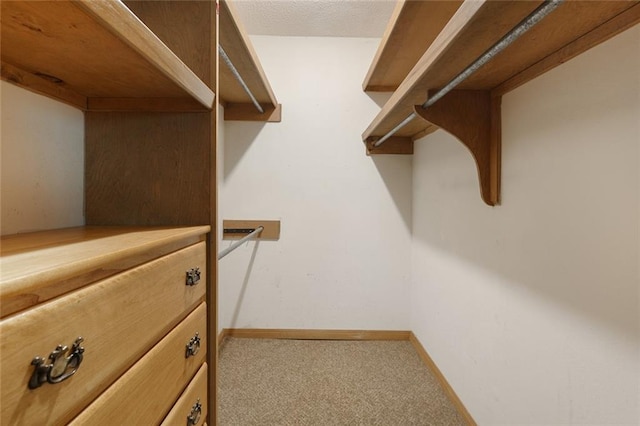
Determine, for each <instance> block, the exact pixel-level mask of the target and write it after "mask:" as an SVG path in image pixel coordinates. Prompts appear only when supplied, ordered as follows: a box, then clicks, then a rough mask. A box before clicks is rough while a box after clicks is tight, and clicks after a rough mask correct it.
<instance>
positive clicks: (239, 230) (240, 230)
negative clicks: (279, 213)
mask: <svg viewBox="0 0 640 426" xmlns="http://www.w3.org/2000/svg"><path fill="white" fill-rule="evenodd" d="M222 228H223V230H222V239H223V240H238V241H236V242H235V243H233V244H231V245H230V246H229V247H227V248H226V249H224V250H222V251H221V252H220V253H218V260H219V259H222V258H223V257H224V256H226V255H227V254H229V253H231V252H232V251H233V250H235V249H236V248H238V247H240V246H241V245H242V244H244V243H245V242H246V241H249V240H252V239H259V240H271V241H274V240H278V239H280V221H279V220H224V221H222Z"/></svg>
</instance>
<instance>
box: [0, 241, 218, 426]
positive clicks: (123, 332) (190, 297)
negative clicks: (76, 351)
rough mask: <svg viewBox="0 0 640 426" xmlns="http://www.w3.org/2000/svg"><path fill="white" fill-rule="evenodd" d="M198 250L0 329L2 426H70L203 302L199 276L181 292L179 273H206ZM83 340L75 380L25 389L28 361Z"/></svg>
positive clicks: (203, 257)
mask: <svg viewBox="0 0 640 426" xmlns="http://www.w3.org/2000/svg"><path fill="white" fill-rule="evenodd" d="M205 265H206V250H205V244H204V243H198V244H195V245H193V246H190V247H187V248H185V249H183V250H180V251H178V252H175V253H172V254H170V255H167V256H164V257H162V258H159V259H156V260H154V261H151V262H149V263H146V264H144V265H142V266H139V267H137V268H134V269H131V270H128V271H126V272H124V273H122V274H119V275H116V276H114V277H110V278H108V279H105V280H103V281H100V282H98V283H95V284H92V285H90V286H87V287H84V288H82V289H80V290H78V291H75V292H73V293H70V294H68V295H66V296H64V297H60V298H57V299H54V300H52V301H50V302H47V303H44V304H41V305H39V306H37V307H35V308H33V309H30V310H28V311H24V312H21V313H19V314H16V315H13V316H11V317H8V318H5V319H3V320H2V321H1V322H0V351H1V352H0V353H1V354H2V368H1V372H0V377H1V378H2V389H1V390H0V397H1V400H2V417H1V421H0V423H1V424H7V425H9V424H11V425H16V424H28V425H34V424H37V425H44V424H58V423H64V422H67V421H69V420H71V419H72V418H73V417H74V416H75V415H77V414H78V413H79V412H80V411H81V410H82V408H84V407H85V406H86V405H87V404H88V403H89V402H91V401H92V400H93V399H95V398H96V397H97V396H98V395H99V394H100V393H101V392H103V391H104V390H105V389H106V388H107V387H108V386H109V385H110V384H111V383H113V382H114V381H115V379H116V378H117V377H119V376H120V375H122V373H124V372H125V371H126V370H127V369H128V368H129V367H130V366H131V365H133V364H134V363H135V362H136V361H137V360H138V359H140V358H141V357H142V355H143V354H144V353H145V352H147V351H148V350H149V349H150V348H151V347H152V346H153V345H155V344H156V343H157V342H158V341H159V340H160V339H161V338H162V336H164V335H165V334H166V333H167V332H169V331H170V330H171V329H172V328H173V327H174V326H175V325H176V324H177V323H178V322H179V321H180V320H182V319H183V318H184V317H185V316H186V315H187V314H188V312H190V311H191V310H192V309H193V308H194V307H195V306H197V305H198V304H199V303H200V302H201V301H202V300H203V299H204V295H205V282H206V276H202V277H201V281H200V283H198V284H197V285H194V286H186V285H185V275H186V274H185V271H187V270H189V269H190V268H193V267H200V269H201V271H202V273H203V275H204V272H205V271H206V266H205ZM78 336H82V337H83V338H84V339H85V340H84V343H83V346H84V348H85V352H84V354H83V355H84V359H83V361H82V363H81V365H80V367H79V368H78V371H77V373H76V374H75V375H73V376H72V377H70V378H69V379H67V380H65V381H63V382H61V383H57V384H50V383H44V384H43V385H42V386H41V387H38V388H37V389H28V387H27V384H28V382H29V380H30V377H31V376H32V373H33V371H34V367H33V366H32V365H31V361H32V359H33V358H34V357H36V356H39V357H43V358H45V360H46V362H47V363H48V362H49V360H48V359H47V357H48V356H49V353H51V352H52V351H53V350H54V349H55V347H56V346H57V345H68V346H71V344H72V343H73V342H74V340H75V339H76V338H77V337H78Z"/></svg>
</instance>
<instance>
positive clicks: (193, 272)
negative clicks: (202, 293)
mask: <svg viewBox="0 0 640 426" xmlns="http://www.w3.org/2000/svg"><path fill="white" fill-rule="evenodd" d="M199 281H200V268H198V267H196V268H191V269H189V270H188V271H187V282H186V284H187V285H196V284H198V282H199Z"/></svg>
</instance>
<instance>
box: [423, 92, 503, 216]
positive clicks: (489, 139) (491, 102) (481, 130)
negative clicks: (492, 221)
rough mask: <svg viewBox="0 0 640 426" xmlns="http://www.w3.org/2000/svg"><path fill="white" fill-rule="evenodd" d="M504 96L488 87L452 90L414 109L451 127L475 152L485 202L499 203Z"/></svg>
mask: <svg viewBox="0 0 640 426" xmlns="http://www.w3.org/2000/svg"><path fill="white" fill-rule="evenodd" d="M501 102H502V97H501V96H492V95H491V92H490V91H488V90H452V91H451V92H449V93H448V94H447V95H445V96H444V97H443V98H442V99H440V100H439V101H438V102H436V103H435V104H434V105H432V106H430V107H429V108H427V109H423V108H422V107H421V106H420V105H416V106H415V112H416V114H418V116H420V117H422V118H423V119H425V120H426V121H428V122H429V123H432V124H435V125H436V126H438V127H441V128H442V129H444V130H446V131H448V132H449V133H451V134H452V135H454V136H455V137H456V138H458V139H459V140H460V142H462V143H463V144H464V145H465V146H466V147H467V148H469V150H470V151H471V154H472V155H473V158H474V160H475V162H476V165H477V167H478V177H479V179H480V193H481V195H482V199H483V200H484V202H485V203H487V204H488V205H490V206H495V205H496V204H499V203H500V157H501V145H502V144H501V123H500V118H501V115H500V111H501V109H500V105H501Z"/></svg>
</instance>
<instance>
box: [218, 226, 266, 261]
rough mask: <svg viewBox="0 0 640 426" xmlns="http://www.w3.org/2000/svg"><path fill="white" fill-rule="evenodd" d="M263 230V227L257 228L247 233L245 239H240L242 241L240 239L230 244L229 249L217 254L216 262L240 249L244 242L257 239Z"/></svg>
mask: <svg viewBox="0 0 640 426" xmlns="http://www.w3.org/2000/svg"><path fill="white" fill-rule="evenodd" d="M263 230H264V226H258V227H257V228H256V229H254V230H253V231H251V232H250V233H249V235H247V236H245V237H242V239H240V240H238V241H236V242H235V243H233V244H231V245H230V246H229V247H227V248H226V249H224V250H222V251H221V252H220V253H218V260H220V259H222V258H223V257H225V256H226V255H228V254H229V253H231V252H232V251H234V250H235V249H237V248H238V247H240V246H241V245H242V244H244V242H245V241H249V240H250V239H252V238H254V237H257V236H258V234H259V233H260V232H262V231H263Z"/></svg>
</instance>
